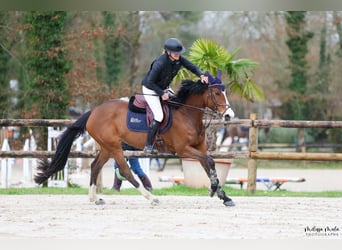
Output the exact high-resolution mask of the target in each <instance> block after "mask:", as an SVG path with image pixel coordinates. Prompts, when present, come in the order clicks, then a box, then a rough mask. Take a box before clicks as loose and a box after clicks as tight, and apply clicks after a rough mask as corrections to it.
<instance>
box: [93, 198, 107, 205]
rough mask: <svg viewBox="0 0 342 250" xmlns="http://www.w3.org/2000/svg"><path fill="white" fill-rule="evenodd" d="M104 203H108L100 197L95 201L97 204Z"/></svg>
mask: <svg viewBox="0 0 342 250" xmlns="http://www.w3.org/2000/svg"><path fill="white" fill-rule="evenodd" d="M104 204H106V203H105V201H104V200H103V199H99V200H97V201H95V205H104Z"/></svg>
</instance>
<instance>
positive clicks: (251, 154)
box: [0, 114, 342, 192]
mask: <svg viewBox="0 0 342 250" xmlns="http://www.w3.org/2000/svg"><path fill="white" fill-rule="evenodd" d="M73 122H74V120H68V119H65V120H60V119H55V120H46V119H16V120H15V119H0V127H6V126H25V127H47V126H68V125H70V124H72V123H73ZM210 126H211V127H221V128H223V127H226V126H239V127H247V128H249V147H248V151H247V152H222V153H221V152H209V154H210V155H211V156H212V157H214V158H248V185H247V189H248V191H249V192H254V191H255V187H256V161H257V160H258V159H268V160H312V161H342V154H340V153H306V152H298V153H297V152H296V153H294V152H264V151H263V152H258V151H257V149H258V128H265V127H276V128H342V121H299V120H296V121H295V120H258V119H257V117H256V114H251V116H250V119H240V120H232V121H220V120H213V121H211V124H210ZM53 154H54V152H53V151H0V158H5V157H29V158H41V157H48V158H49V157H51V156H53ZM95 155H96V152H85V151H71V152H70V157H71V158H93V157H95ZM124 155H125V156H134V157H150V158H153V157H158V158H178V157H177V155H173V154H158V155H157V156H155V155H152V154H145V153H144V152H143V151H124Z"/></svg>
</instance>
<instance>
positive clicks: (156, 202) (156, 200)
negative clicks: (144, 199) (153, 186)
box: [151, 199, 159, 206]
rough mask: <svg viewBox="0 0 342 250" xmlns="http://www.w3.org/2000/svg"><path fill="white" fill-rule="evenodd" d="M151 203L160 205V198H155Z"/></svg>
mask: <svg viewBox="0 0 342 250" xmlns="http://www.w3.org/2000/svg"><path fill="white" fill-rule="evenodd" d="M151 204H152V205H153V206H157V205H159V200H158V199H153V200H152V202H151Z"/></svg>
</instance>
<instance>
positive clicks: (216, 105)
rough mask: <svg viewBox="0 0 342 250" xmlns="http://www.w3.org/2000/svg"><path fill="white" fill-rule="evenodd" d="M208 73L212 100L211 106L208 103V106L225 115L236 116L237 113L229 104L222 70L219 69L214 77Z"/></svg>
mask: <svg viewBox="0 0 342 250" xmlns="http://www.w3.org/2000/svg"><path fill="white" fill-rule="evenodd" d="M206 75H207V76H208V82H209V96H210V100H211V106H210V105H209V104H208V107H209V108H211V109H213V110H215V111H218V112H219V113H221V114H222V115H223V117H229V118H234V116H235V113H234V111H233V110H232V108H231V106H230V104H229V101H228V98H227V95H226V87H225V86H224V84H223V83H222V80H221V76H222V72H221V71H220V70H219V71H218V72H217V76H216V77H213V76H212V75H211V74H210V73H209V72H206Z"/></svg>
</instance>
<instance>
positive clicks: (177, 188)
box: [0, 184, 342, 198]
mask: <svg viewBox="0 0 342 250" xmlns="http://www.w3.org/2000/svg"><path fill="white" fill-rule="evenodd" d="M223 189H224V191H225V192H226V194H227V195H228V196H252V197H253V196H268V197H329V198H336V197H342V191H324V192H293V191H286V190H276V191H268V190H265V191H264V190H256V192H255V193H253V194H250V193H248V192H247V190H246V189H242V190H241V189H236V188H231V187H223ZM152 193H153V194H154V195H157V196H164V195H175V196H177V195H179V196H207V195H208V190H207V188H189V187H186V186H184V185H182V184H180V185H174V186H172V187H168V188H160V189H154V190H153V191H152ZM32 194H34V195H35V194H37V195H38V194H48V195H87V194H88V189H87V188H80V187H69V188H7V189H0V195H32ZM102 194H106V195H140V193H139V191H138V190H136V189H133V188H132V189H131V188H129V189H123V190H121V191H120V192H117V191H115V190H111V189H103V190H102Z"/></svg>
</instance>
